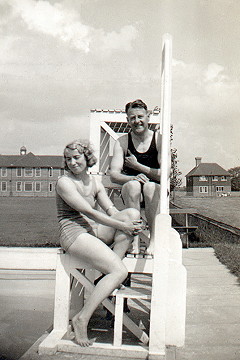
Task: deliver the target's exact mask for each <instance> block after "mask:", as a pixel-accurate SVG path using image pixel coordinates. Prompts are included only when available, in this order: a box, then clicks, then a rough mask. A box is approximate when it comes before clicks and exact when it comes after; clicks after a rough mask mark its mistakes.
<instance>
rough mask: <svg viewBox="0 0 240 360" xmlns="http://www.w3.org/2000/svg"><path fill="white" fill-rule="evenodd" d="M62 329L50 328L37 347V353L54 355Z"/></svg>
mask: <svg viewBox="0 0 240 360" xmlns="http://www.w3.org/2000/svg"><path fill="white" fill-rule="evenodd" d="M64 334H65V332H64V331H58V330H52V331H51V333H50V334H49V335H48V336H47V337H46V338H45V339H44V340H43V341H42V342H41V344H40V345H39V347H38V354H39V355H54V354H56V352H57V350H58V344H59V342H60V340H61V339H62V337H63V336H64Z"/></svg>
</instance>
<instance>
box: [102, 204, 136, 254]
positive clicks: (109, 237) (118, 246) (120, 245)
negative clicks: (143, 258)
mask: <svg viewBox="0 0 240 360" xmlns="http://www.w3.org/2000/svg"><path fill="white" fill-rule="evenodd" d="M112 217H113V218H115V219H118V220H121V221H126V220H128V221H129V220H140V213H139V211H138V210H136V209H134V208H129V209H124V210H122V211H119V212H118V213H116V214H114V215H113V216H112ZM98 237H99V238H100V239H101V240H102V241H104V242H105V243H107V244H109V243H112V242H114V246H113V251H114V252H115V253H116V254H118V256H119V257H120V258H121V259H123V258H124V256H125V254H126V252H127V250H128V249H129V248H130V247H131V244H132V242H133V240H134V238H135V237H133V236H130V235H127V234H125V233H124V232H122V231H120V230H117V231H116V230H115V229H113V228H110V227H109V226H106V225H99V227H98Z"/></svg>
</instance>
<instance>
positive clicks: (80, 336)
mask: <svg viewBox="0 0 240 360" xmlns="http://www.w3.org/2000/svg"><path fill="white" fill-rule="evenodd" d="M87 325H88V322H87V321H85V320H83V319H81V318H80V316H79V315H78V314H77V315H76V316H75V317H74V318H73V319H72V326H73V330H74V334H75V340H76V342H77V343H78V344H79V345H80V346H90V345H92V342H91V341H90V340H89V339H88V335H87Z"/></svg>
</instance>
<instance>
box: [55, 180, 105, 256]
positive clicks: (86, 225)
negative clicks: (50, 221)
mask: <svg viewBox="0 0 240 360" xmlns="http://www.w3.org/2000/svg"><path fill="white" fill-rule="evenodd" d="M63 176H66V175H63ZM79 193H80V195H81V196H82V197H83V198H84V199H85V200H86V201H87V202H88V203H89V204H90V205H91V206H92V207H93V208H94V207H95V205H96V194H97V186H96V182H95V179H94V177H92V189H91V191H90V193H89V194H88V195H84V194H82V193H81V192H80V191H79ZM56 204H57V217H58V222H59V229H60V244H61V246H62V248H63V249H65V250H67V249H68V248H69V246H70V245H71V244H72V243H73V242H74V241H75V240H76V238H77V237H78V235H80V234H83V233H86V232H88V233H90V234H92V235H95V234H96V229H97V226H98V224H97V223H96V222H95V221H94V220H92V219H90V218H88V217H87V216H86V215H85V214H82V213H80V212H78V211H76V210H74V209H73V208H72V207H71V206H69V205H68V204H67V203H66V202H65V201H64V200H63V199H62V198H61V196H60V195H58V193H57V192H56Z"/></svg>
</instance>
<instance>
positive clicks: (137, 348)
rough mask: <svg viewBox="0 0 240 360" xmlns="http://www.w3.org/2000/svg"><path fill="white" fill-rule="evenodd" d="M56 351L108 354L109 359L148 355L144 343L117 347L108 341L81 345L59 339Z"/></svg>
mask: <svg viewBox="0 0 240 360" xmlns="http://www.w3.org/2000/svg"><path fill="white" fill-rule="evenodd" d="M58 351H64V352H68V353H77V354H83V355H93V356H109V359H113V358H115V357H121V358H123V359H146V358H147V356H148V349H147V347H146V346H144V345H122V346H120V347H117V346H113V345H112V344H110V343H108V344H106V343H93V345H92V346H87V347H82V346H79V345H77V344H76V343H74V342H73V341H70V340H61V341H60V342H59V344H58ZM164 359H165V357H162V358H161V360H164ZM158 360H160V359H158Z"/></svg>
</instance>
